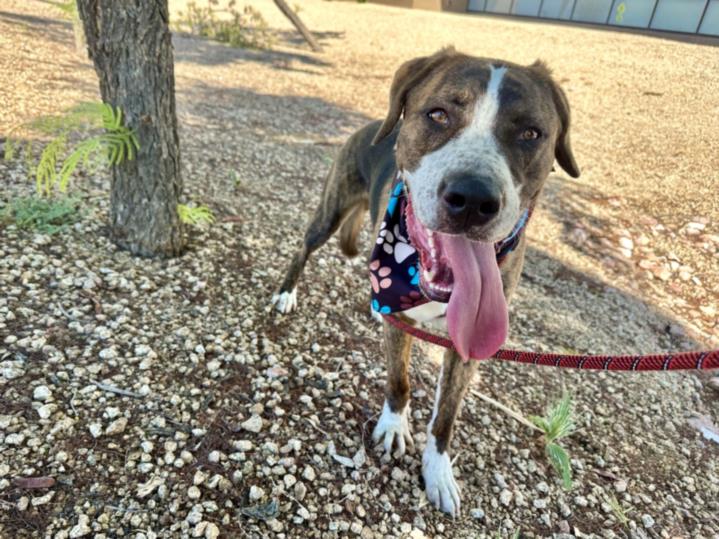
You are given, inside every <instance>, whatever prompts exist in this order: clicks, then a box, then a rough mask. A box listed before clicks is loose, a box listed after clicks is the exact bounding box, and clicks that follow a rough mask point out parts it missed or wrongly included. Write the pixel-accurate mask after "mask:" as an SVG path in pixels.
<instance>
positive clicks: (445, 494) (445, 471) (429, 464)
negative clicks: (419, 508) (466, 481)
mask: <svg viewBox="0 0 719 539" xmlns="http://www.w3.org/2000/svg"><path fill="white" fill-rule="evenodd" d="M422 476H423V477H424V488H425V491H426V492H427V499H428V500H429V501H430V502H431V503H432V505H434V506H435V507H436V508H437V509H441V510H442V511H444V512H445V513H449V514H450V515H452V516H453V517H456V516H458V515H459V505H460V503H459V486H458V485H457V481H456V480H455V479H454V475H453V474H452V462H451V461H450V460H449V455H448V454H447V452H446V451H445V452H444V453H438V452H437V441H436V439H435V437H434V436H433V435H432V434H431V433H430V434H429V436H428V438H427V447H425V448H424V454H423V455H422Z"/></svg>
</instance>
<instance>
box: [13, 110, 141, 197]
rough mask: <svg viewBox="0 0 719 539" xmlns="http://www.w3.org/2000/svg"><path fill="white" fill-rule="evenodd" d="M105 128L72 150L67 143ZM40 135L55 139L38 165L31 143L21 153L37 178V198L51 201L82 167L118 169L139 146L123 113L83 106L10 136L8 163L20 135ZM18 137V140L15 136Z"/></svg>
mask: <svg viewBox="0 0 719 539" xmlns="http://www.w3.org/2000/svg"><path fill="white" fill-rule="evenodd" d="M87 128H102V129H103V130H104V131H103V132H102V133H100V134H98V135H95V136H92V137H90V138H85V139H84V140H82V141H81V142H79V143H78V144H77V145H76V146H75V147H74V148H72V149H70V150H69V153H68V141H69V138H70V135H71V134H72V133H73V132H74V131H79V130H84V129H87ZM25 131H30V132H37V133H41V134H43V135H50V136H51V137H52V139H51V140H50V142H48V143H47V145H46V146H45V147H44V148H43V150H42V152H41V153H40V158H39V160H38V162H37V164H34V162H33V159H32V146H31V142H30V141H28V142H25V143H24V145H23V147H22V153H23V155H24V157H25V161H26V163H27V165H28V168H29V169H30V170H31V171H32V173H33V174H34V176H35V186H36V190H37V193H38V195H40V196H46V197H50V196H52V194H53V193H54V192H55V191H56V190H59V191H60V192H65V190H66V189H67V186H68V183H69V181H70V178H71V176H72V174H73V173H74V172H75V170H76V169H77V167H78V166H79V165H80V164H81V163H82V164H83V165H84V166H85V167H90V166H91V163H92V162H93V160H95V161H96V162H103V161H104V162H105V163H107V164H109V165H119V164H120V163H122V162H123V161H124V160H125V159H127V160H132V159H134V157H135V151H136V150H137V149H138V148H139V143H138V141H137V137H136V136H135V133H134V132H133V131H132V130H131V129H129V128H127V127H125V126H124V125H123V121H122V112H121V111H120V109H119V108H113V107H112V106H111V105H107V104H105V103H97V102H91V103H81V104H79V105H77V106H75V107H73V108H71V109H70V110H69V111H67V112H66V113H64V114H62V115H59V116H42V117H40V118H37V119H35V120H33V121H32V122H29V123H27V124H24V125H21V126H19V127H17V128H15V129H13V130H12V131H11V132H10V135H9V136H8V139H7V140H6V141H5V160H10V159H13V157H14V156H15V153H16V151H17V149H18V145H19V143H18V140H17V138H16V135H15V134H16V133H18V132H25ZM14 135H15V136H14Z"/></svg>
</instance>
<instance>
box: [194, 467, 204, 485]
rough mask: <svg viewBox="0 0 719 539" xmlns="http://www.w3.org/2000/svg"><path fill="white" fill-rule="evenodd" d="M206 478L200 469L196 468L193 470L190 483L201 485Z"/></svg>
mask: <svg viewBox="0 0 719 539" xmlns="http://www.w3.org/2000/svg"><path fill="white" fill-rule="evenodd" d="M206 478H207V476H206V475H205V474H204V473H202V471H201V470H197V471H196V472H195V475H194V476H193V477H192V484H193V485H195V486H197V485H201V484H202V483H204V482H205V479H206Z"/></svg>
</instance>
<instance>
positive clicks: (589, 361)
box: [384, 315, 719, 371]
mask: <svg viewBox="0 0 719 539" xmlns="http://www.w3.org/2000/svg"><path fill="white" fill-rule="evenodd" d="M384 319H385V320H387V322H389V323H390V324H392V325H393V326H394V327H396V328H397V329H400V330H402V331H404V332H405V333H409V334H410V335H412V336H413V337H416V338H418V339H421V340H423V341H426V342H429V343H432V344H437V345H439V346H443V347H444V348H448V349H450V350H454V346H453V345H452V341H451V340H450V339H448V338H446V337H442V336H440V335H434V334H432V333H428V332H426V331H424V330H422V329H419V328H417V327H414V326H412V325H411V324H408V323H407V322H405V321H403V320H400V319H399V318H397V317H396V316H394V315H384ZM493 359H500V360H502V361H516V362H518V363H531V364H532V365H543V366H549V367H563V368H570V369H594V370H605V371H675V370H686V369H719V350H708V351H704V352H701V351H699V352H680V353H676V354H650V355H645V356H641V355H637V356H627V355H624V356H589V355H573V354H550V353H543V352H527V351H523V350H506V349H502V350H499V351H498V352H497V353H496V354H495V355H494V356H493Z"/></svg>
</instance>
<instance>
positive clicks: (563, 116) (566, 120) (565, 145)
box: [531, 60, 580, 178]
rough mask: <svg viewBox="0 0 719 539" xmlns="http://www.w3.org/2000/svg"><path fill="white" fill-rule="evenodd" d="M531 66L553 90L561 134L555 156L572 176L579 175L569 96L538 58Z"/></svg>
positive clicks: (576, 176)
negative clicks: (571, 135)
mask: <svg viewBox="0 0 719 539" xmlns="http://www.w3.org/2000/svg"><path fill="white" fill-rule="evenodd" d="M531 68H532V69H533V70H534V71H535V72H537V73H538V74H539V75H540V76H541V77H542V78H544V79H545V80H546V81H547V83H548V84H549V87H550V89H551V91H552V99H553V100H554V106H555V107H556V109H557V114H558V115H559V121H560V125H561V127H560V130H559V136H558V137H557V144H556V146H555V148H554V157H555V159H556V160H557V163H559V166H560V167H562V168H563V169H564V171H565V172H566V173H567V174H569V175H570V176H571V177H572V178H578V177H579V174H580V172H579V167H578V166H577V162H576V160H575V159H574V154H573V153H572V144H571V141H570V137H569V127H570V125H571V112H570V110H569V101H567V96H566V95H565V93H564V90H562V89H561V88H560V86H559V84H557V83H556V82H555V81H554V79H553V78H552V76H551V72H550V71H549V69H548V68H547V66H546V65H545V64H544V63H543V62H541V61H539V60H537V61H536V62H534V64H532V65H531Z"/></svg>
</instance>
